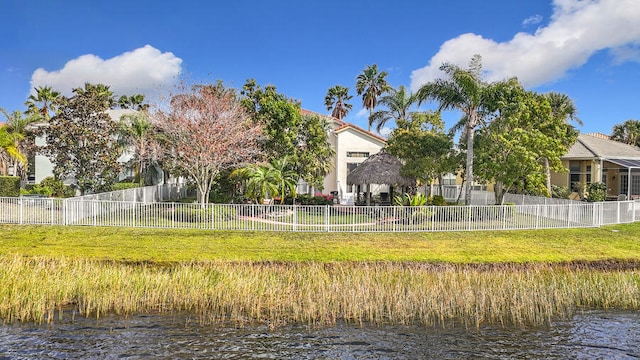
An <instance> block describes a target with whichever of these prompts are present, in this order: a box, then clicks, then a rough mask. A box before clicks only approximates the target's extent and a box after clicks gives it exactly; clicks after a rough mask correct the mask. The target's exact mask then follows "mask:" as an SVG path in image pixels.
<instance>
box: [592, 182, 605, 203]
mask: <svg viewBox="0 0 640 360" xmlns="http://www.w3.org/2000/svg"><path fill="white" fill-rule="evenodd" d="M587 191H588V195H587V201H588V202H599V201H605V200H606V199H607V185H606V184H605V183H602V182H594V183H591V184H589V186H588V187H587Z"/></svg>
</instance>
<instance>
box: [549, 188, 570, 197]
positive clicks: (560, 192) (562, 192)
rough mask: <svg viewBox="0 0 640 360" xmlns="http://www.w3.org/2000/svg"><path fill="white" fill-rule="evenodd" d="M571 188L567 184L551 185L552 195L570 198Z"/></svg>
mask: <svg viewBox="0 0 640 360" xmlns="http://www.w3.org/2000/svg"><path fill="white" fill-rule="evenodd" d="M570 195H571V190H569V188H568V187H566V186H557V185H551V197H553V198H556V199H568V198H569V196H570Z"/></svg>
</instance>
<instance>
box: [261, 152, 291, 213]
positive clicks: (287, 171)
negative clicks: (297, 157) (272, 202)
mask: <svg viewBox="0 0 640 360" xmlns="http://www.w3.org/2000/svg"><path fill="white" fill-rule="evenodd" d="M268 166H270V167H271V168H272V169H273V170H274V175H275V179H276V182H277V184H278V190H277V194H278V195H279V196H280V204H283V203H284V199H285V197H286V196H287V194H289V195H291V197H293V198H295V197H296V186H297V185H298V173H297V172H295V171H294V170H293V169H292V168H291V164H290V163H289V158H288V157H287V156H285V157H284V158H282V159H275V160H272V161H271V162H269V164H268Z"/></svg>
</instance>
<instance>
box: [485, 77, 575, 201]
mask: <svg viewBox="0 0 640 360" xmlns="http://www.w3.org/2000/svg"><path fill="white" fill-rule="evenodd" d="M494 95H495V97H494V106H495V110H496V112H495V114H496V115H495V117H494V119H493V121H492V122H491V124H489V125H488V126H486V127H484V128H483V129H481V130H480V131H479V132H478V136H477V139H476V140H477V141H476V147H477V152H476V156H477V159H476V161H477V174H478V178H480V179H482V180H484V181H494V182H495V189H494V192H495V196H496V199H495V200H496V204H502V202H503V199H504V194H505V193H506V192H508V191H510V190H512V189H519V190H521V191H525V192H529V193H546V192H547V189H546V173H545V161H547V162H548V163H549V166H550V168H551V169H552V170H554V171H562V169H563V166H562V161H561V159H560V158H561V157H562V156H563V155H564V154H566V152H567V150H568V147H569V144H570V143H572V141H569V140H568V139H571V138H572V139H573V140H574V141H575V132H574V131H573V128H572V127H571V126H570V125H569V124H567V123H566V121H565V119H562V118H559V117H556V116H554V114H553V111H552V108H551V105H550V104H549V101H548V99H547V97H546V96H545V95H540V94H537V93H535V92H531V91H526V90H525V89H524V88H523V87H522V85H520V84H519V83H518V82H517V80H515V79H512V80H510V81H509V82H507V83H503V84H502V88H501V89H500V91H499V92H496V93H495V94H494Z"/></svg>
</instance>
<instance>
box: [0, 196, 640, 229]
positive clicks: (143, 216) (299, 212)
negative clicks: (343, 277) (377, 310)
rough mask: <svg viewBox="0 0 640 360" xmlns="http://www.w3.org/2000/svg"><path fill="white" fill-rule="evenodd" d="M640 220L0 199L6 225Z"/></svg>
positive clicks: (594, 209) (630, 215) (610, 206)
mask: <svg viewBox="0 0 640 360" xmlns="http://www.w3.org/2000/svg"><path fill="white" fill-rule="evenodd" d="M634 221H640V202H635V201H616V202H603V203H584V202H575V201H574V202H570V203H567V204H548V205H544V204H536V205H505V206H497V205H471V206H424V207H402V206H306V205H251V204H207V205H206V206H204V207H201V206H200V205H199V204H182V203H163V202H149V203H144V202H134V201H102V200H87V199H81V198H71V199H64V200H61V199H42V198H0V223H5V224H48V225H76V226H123V227H147V228H198V229H213V230H266V231H305V232H428V231H473V230H517V229H548V228H580V227H597V226H601V225H606V224H618V223H628V222H634Z"/></svg>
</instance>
